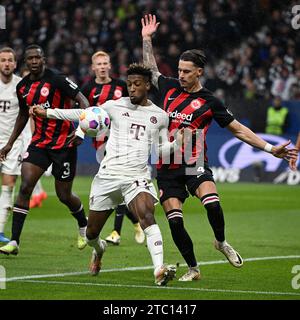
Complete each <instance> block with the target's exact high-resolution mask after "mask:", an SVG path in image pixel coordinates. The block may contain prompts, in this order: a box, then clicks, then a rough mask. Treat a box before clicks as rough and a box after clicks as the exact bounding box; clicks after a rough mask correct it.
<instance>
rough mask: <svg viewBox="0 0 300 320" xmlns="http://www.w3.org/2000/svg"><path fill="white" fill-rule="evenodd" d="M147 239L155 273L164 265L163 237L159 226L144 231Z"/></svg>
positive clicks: (152, 226) (154, 225)
mask: <svg viewBox="0 0 300 320" xmlns="http://www.w3.org/2000/svg"><path fill="white" fill-rule="evenodd" d="M144 233H145V235H146V238H147V247H148V250H149V252H150V255H151V258H152V263H153V266H154V273H155V271H156V270H157V269H158V268H160V267H161V266H162V265H163V261H164V251H163V241H162V235H161V232H160V229H159V226H158V225H157V224H153V225H151V226H149V227H147V228H146V229H145V230H144Z"/></svg>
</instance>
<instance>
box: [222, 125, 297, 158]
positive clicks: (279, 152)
mask: <svg viewBox="0 0 300 320" xmlns="http://www.w3.org/2000/svg"><path fill="white" fill-rule="evenodd" d="M226 128H227V129H228V130H230V131H231V132H232V133H233V135H234V136H236V137H237V138H238V139H240V140H242V141H244V142H246V143H248V144H249V145H251V146H252V147H255V148H258V149H261V150H264V151H266V152H269V153H271V154H272V155H273V156H274V157H277V158H284V159H285V160H288V161H289V160H292V159H294V160H297V158H298V152H297V149H295V148H291V149H288V148H287V146H288V145H289V144H290V143H291V141H290V140H289V141H287V142H285V143H283V144H281V145H279V146H272V145H271V144H269V143H267V142H266V141H265V140H263V139H261V138H260V137H259V136H258V135H256V134H255V133H254V132H253V131H251V130H250V129H249V128H247V127H246V126H244V125H243V124H241V123H240V122H238V121H237V120H233V121H232V122H231V123H230V124H229V125H228V126H227V127H226Z"/></svg>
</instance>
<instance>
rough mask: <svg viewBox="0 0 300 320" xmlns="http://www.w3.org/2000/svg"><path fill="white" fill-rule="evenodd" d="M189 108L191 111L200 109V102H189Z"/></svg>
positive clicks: (195, 100)
mask: <svg viewBox="0 0 300 320" xmlns="http://www.w3.org/2000/svg"><path fill="white" fill-rule="evenodd" d="M191 106H192V108H193V109H198V108H200V107H201V102H200V101H199V100H198V99H194V100H193V101H192V102H191Z"/></svg>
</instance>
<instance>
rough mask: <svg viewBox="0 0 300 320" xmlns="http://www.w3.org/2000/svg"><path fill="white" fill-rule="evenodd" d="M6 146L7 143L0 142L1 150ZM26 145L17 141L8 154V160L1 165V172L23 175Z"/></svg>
mask: <svg viewBox="0 0 300 320" xmlns="http://www.w3.org/2000/svg"><path fill="white" fill-rule="evenodd" d="M5 145H6V142H0V149H2V148H3V147H4V146H5ZM24 147H25V145H24V142H23V141H22V140H16V142H15V143H14V145H13V147H12V149H11V150H10V152H9V153H8V154H7V156H6V159H5V160H4V161H2V162H1V163H0V166H1V172H2V173H5V174H8V175H11V176H19V175H21V165H22V159H23V154H24V152H25V150H24V149H25V148H24Z"/></svg>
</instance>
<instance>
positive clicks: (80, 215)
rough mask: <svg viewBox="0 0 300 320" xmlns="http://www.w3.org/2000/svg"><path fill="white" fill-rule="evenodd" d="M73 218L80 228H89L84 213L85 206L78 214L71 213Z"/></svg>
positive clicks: (81, 207) (81, 206)
mask: <svg viewBox="0 0 300 320" xmlns="http://www.w3.org/2000/svg"><path fill="white" fill-rule="evenodd" d="M71 213H72V216H73V217H74V218H75V219H76V220H77V222H78V226H79V228H83V227H86V226H87V218H86V216H85V213H84V208H83V205H82V204H81V205H80V208H79V210H78V211H76V212H71Z"/></svg>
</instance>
